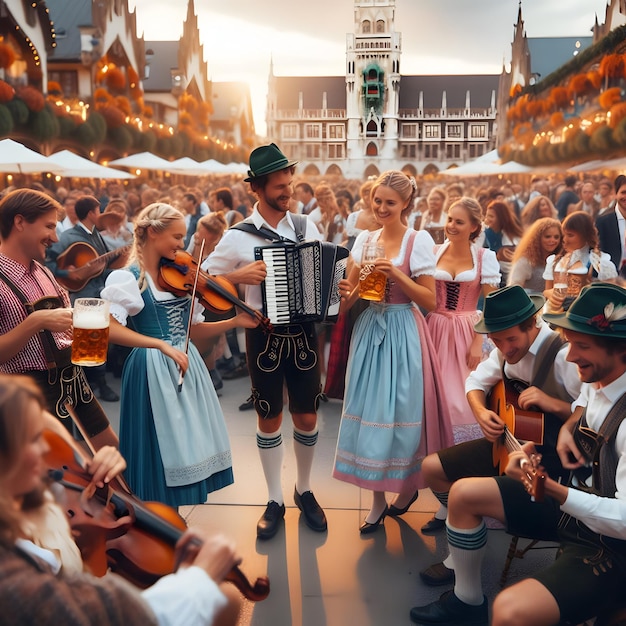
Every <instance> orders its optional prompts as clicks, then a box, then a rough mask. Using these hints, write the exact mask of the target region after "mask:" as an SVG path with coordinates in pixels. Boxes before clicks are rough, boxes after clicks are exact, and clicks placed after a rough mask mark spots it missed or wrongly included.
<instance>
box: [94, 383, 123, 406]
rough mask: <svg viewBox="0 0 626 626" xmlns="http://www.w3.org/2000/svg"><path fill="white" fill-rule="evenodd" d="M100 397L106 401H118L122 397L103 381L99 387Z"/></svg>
mask: <svg viewBox="0 0 626 626" xmlns="http://www.w3.org/2000/svg"><path fill="white" fill-rule="evenodd" d="M98 398H100V400H104V401H105V402H118V401H119V399H120V397H119V396H118V395H117V394H116V393H115V391H113V389H111V387H109V386H108V385H107V384H106V383H103V384H102V385H100V387H99V388H98Z"/></svg>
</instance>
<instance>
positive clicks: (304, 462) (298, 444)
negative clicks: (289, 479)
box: [293, 426, 319, 495]
mask: <svg viewBox="0 0 626 626" xmlns="http://www.w3.org/2000/svg"><path fill="white" fill-rule="evenodd" d="M318 434H319V429H318V427H317V426H315V428H314V429H313V430H308V431H306V430H300V429H298V428H296V427H295V426H294V428H293V452H294V454H295V457H296V467H297V470H298V472H297V474H296V489H297V490H298V493H299V494H300V495H302V494H303V493H304V492H305V491H310V489H311V469H312V468H313V458H314V457H315V444H316V443H317V437H318Z"/></svg>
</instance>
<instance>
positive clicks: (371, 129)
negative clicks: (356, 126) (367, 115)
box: [366, 120, 378, 137]
mask: <svg viewBox="0 0 626 626" xmlns="http://www.w3.org/2000/svg"><path fill="white" fill-rule="evenodd" d="M376 135H378V124H377V123H376V122H375V121H374V120H370V121H369V122H368V123H367V130H366V136H367V137H376Z"/></svg>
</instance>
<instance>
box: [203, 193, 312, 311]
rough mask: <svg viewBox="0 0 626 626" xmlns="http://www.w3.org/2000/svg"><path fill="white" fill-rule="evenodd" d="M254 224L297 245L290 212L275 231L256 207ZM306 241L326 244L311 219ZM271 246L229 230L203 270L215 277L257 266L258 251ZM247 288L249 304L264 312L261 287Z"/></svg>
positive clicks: (205, 263) (305, 235) (244, 234)
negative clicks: (246, 266) (256, 254)
mask: <svg viewBox="0 0 626 626" xmlns="http://www.w3.org/2000/svg"><path fill="white" fill-rule="evenodd" d="M250 220H251V221H252V223H253V224H254V225H255V226H256V227H257V228H261V227H264V228H267V229H268V230H271V231H273V232H275V233H277V234H278V235H280V236H281V237H285V238H287V239H290V240H291V241H294V242H295V241H296V231H295V229H294V225H293V220H292V219H291V213H289V212H288V213H286V214H285V217H283V218H282V219H281V220H280V222H278V225H277V226H276V228H274V227H272V226H270V225H269V224H268V223H267V222H266V221H265V219H264V218H263V216H262V215H261V214H260V213H259V211H258V208H257V205H255V207H254V210H253V211H252V215H251V216H250ZM304 238H305V240H307V241H311V240H315V239H317V240H318V241H321V240H322V234H321V233H320V232H319V230H318V229H317V226H315V224H314V223H313V222H312V221H311V220H310V219H307V225H306V231H305V233H304ZM268 245H271V243H270V242H268V241H267V240H265V239H263V238H261V237H259V236H257V235H253V234H252V233H246V232H244V231H242V230H238V229H236V228H229V229H228V230H227V231H226V232H225V233H224V236H223V237H222V239H221V240H220V242H219V243H218V244H217V246H216V247H215V250H214V251H213V252H212V253H211V254H210V255H209V256H208V257H207V258H206V259H205V260H204V262H203V263H202V266H201V267H202V269H203V270H205V271H207V272H209V274H212V275H217V276H220V275H222V274H228V273H230V272H232V271H233V270H236V269H238V268H240V267H242V266H244V265H248V264H249V263H252V262H254V261H255V258H254V249H255V248H257V247H259V246H268ZM243 287H244V301H245V302H246V304H247V305H248V306H250V307H252V308H254V309H259V310H260V309H261V308H262V306H263V298H262V293H261V286H260V285H246V284H243Z"/></svg>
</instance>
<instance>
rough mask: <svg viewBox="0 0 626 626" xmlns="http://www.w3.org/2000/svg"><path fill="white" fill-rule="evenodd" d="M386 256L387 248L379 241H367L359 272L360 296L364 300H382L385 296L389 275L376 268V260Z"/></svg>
mask: <svg viewBox="0 0 626 626" xmlns="http://www.w3.org/2000/svg"><path fill="white" fill-rule="evenodd" d="M384 256H385V249H384V248H383V246H382V244H379V243H372V242H370V243H366V244H365V245H364V246H363V256H362V257H361V271H360V272H359V297H360V298H363V300H373V301H374V302H380V301H381V300H383V299H384V297H385V288H386V287H387V277H386V276H385V274H383V273H382V272H379V271H378V270H376V269H374V261H375V260H376V259H380V258H383V257H384Z"/></svg>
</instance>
